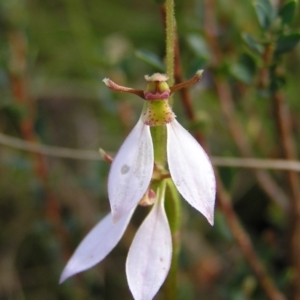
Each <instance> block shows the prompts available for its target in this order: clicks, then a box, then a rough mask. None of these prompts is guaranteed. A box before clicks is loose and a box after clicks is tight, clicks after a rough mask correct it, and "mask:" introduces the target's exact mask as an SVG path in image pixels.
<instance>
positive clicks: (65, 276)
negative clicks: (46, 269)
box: [58, 268, 72, 284]
mask: <svg viewBox="0 0 300 300" xmlns="http://www.w3.org/2000/svg"><path fill="white" fill-rule="evenodd" d="M68 273H69V272H68V270H67V269H66V268H65V269H64V270H63V272H62V273H61V275H60V278H59V282H58V283H59V284H62V283H64V282H65V281H66V280H67V279H68V278H69V277H71V276H72V275H70V274H68Z"/></svg>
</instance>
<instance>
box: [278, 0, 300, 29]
mask: <svg viewBox="0 0 300 300" xmlns="http://www.w3.org/2000/svg"><path fill="white" fill-rule="evenodd" d="M297 7H298V1H297V0H290V1H286V2H284V3H283V5H282V6H281V8H280V10H279V12H278V15H279V17H280V18H281V22H282V24H283V25H290V24H291V23H292V22H293V21H294V20H295V16H296V13H297Z"/></svg>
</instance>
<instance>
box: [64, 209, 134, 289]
mask: <svg viewBox="0 0 300 300" xmlns="http://www.w3.org/2000/svg"><path fill="white" fill-rule="evenodd" d="M133 212H134V209H132V210H131V211H129V213H127V214H126V215H124V216H123V217H122V218H121V219H120V220H119V222H118V223H116V224H113V221H112V216H111V214H108V215H107V216H106V217H105V218H104V219H103V220H101V221H100V222H99V223H98V224H97V225H96V226H95V227H94V228H93V229H92V230H91V231H90V232H89V233H88V235H87V236H86V237H85V238H84V239H83V241H82V242H81V243H80V245H79V246H78V247H77V249H76V251H75V253H74V254H73V256H72V257H71V258H70V260H69V261H68V263H67V265H66V267H65V268H64V270H63V272H62V274H61V276H60V280H59V283H62V282H63V281H65V280H66V279H67V278H69V277H71V276H73V275H75V274H77V273H79V272H82V271H85V270H87V269H89V268H91V267H93V266H94V265H96V264H97V263H99V262H100V261H101V260H102V259H104V258H105V257H106V256H107V254H108V253H109V252H110V251H111V250H112V249H113V248H114V247H115V246H116V244H117V243H118V242H119V240H120V239H121V237H122V235H123V233H124V231H125V230H126V228H127V225H128V223H129V221H130V218H131V216H132V214H133Z"/></svg>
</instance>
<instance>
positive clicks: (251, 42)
mask: <svg viewBox="0 0 300 300" xmlns="http://www.w3.org/2000/svg"><path fill="white" fill-rule="evenodd" d="M242 38H243V40H244V42H245V43H246V44H247V46H248V47H249V48H250V49H251V50H253V51H254V52H256V53H258V54H261V53H262V52H263V51H264V47H263V45H262V44H260V43H258V42H256V41H255V39H254V38H253V37H252V36H251V35H250V34H248V33H243V35H242Z"/></svg>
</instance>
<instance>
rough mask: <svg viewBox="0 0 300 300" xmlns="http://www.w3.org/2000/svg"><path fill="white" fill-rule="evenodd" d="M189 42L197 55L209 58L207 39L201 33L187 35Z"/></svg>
mask: <svg viewBox="0 0 300 300" xmlns="http://www.w3.org/2000/svg"><path fill="white" fill-rule="evenodd" d="M187 42H188V44H189V45H190V47H191V49H192V50H193V51H194V52H195V54H196V55H197V57H201V58H204V59H205V60H208V59H209V57H210V52H209V48H208V47H207V43H206V41H205V39H204V38H203V37H202V36H201V35H198V34H197V35H196V34H190V35H188V36H187Z"/></svg>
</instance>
